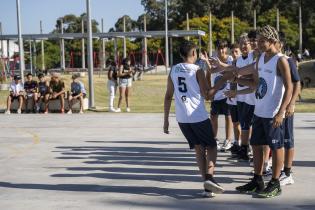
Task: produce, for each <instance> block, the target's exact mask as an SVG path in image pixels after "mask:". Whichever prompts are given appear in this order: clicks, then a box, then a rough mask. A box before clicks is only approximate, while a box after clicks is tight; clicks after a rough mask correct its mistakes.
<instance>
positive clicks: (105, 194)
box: [0, 113, 315, 210]
mask: <svg viewBox="0 0 315 210" xmlns="http://www.w3.org/2000/svg"><path fill="white" fill-rule="evenodd" d="M162 122H163V115H162V114H84V115H77V114H73V115H59V114H50V115H32V114H28V115H16V114H12V115H1V121H0V128H1V132H0V163H1V169H0V177H1V178H0V209H1V210H2V209H3V210H15V209H19V210H20V209H23V210H25V209H32V210H37V209H39V210H42V209H45V210H59V209H84V210H87V209H88V210H90V209H93V210H94V209H106V210H116V209H117V210H124V209H132V210H138V209H150V210H152V209H178V210H179V209H181V210H192V209H198V210H203V209H219V208H220V209H233V210H236V209H242V210H244V209H264V210H265V209H292V210H293V209H294V210H296V209H315V188H314V180H315V169H314V167H315V152H314V151H315V144H314V136H315V114H310V113H307V114H296V116H295V137H296V158H295V162H294V168H293V173H294V174H293V176H294V179H295V184H294V185H291V186H286V187H283V188H282V189H283V193H282V195H281V196H280V197H277V198H273V199H267V200H266V199H258V198H252V196H251V195H241V194H239V193H237V192H236V191H235V187H236V186H238V185H242V184H243V183H245V182H247V181H248V180H249V178H250V177H251V175H250V171H251V170H252V168H251V167H249V164H247V163H238V162H236V161H235V160H233V159H230V154H229V153H219V158H218V164H217V168H216V177H217V181H218V182H219V183H220V184H222V186H223V187H224V188H225V190H226V192H225V193H224V194H222V195H218V196H216V197H214V198H202V197H201V196H200V193H201V192H202V187H203V183H202V182H201V178H200V177H199V175H198V171H197V166H196V164H195V158H194V153H193V152H192V151H189V150H188V146H187V144H186V142H185V140H184V138H183V136H182V134H181V133H180V131H179V128H178V126H177V124H176V121H175V118H174V116H172V117H171V127H170V131H171V134H170V135H166V134H163V133H162ZM223 123H224V121H223V119H221V118H220V127H219V133H220V137H221V140H223V135H224V130H223V125H224V124H223Z"/></svg>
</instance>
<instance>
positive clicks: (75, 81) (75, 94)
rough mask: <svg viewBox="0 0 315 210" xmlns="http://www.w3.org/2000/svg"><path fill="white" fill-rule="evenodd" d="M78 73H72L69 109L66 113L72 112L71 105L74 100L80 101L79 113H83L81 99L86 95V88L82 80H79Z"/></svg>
mask: <svg viewBox="0 0 315 210" xmlns="http://www.w3.org/2000/svg"><path fill="white" fill-rule="evenodd" d="M79 78H80V75H79V74H73V75H72V83H71V94H70V96H69V111H68V112H67V113H68V114H72V106H73V102H74V101H75V100H79V101H80V112H79V113H80V114H83V99H84V98H85V97H86V90H85V88H84V84H83V82H81V81H80V80H79Z"/></svg>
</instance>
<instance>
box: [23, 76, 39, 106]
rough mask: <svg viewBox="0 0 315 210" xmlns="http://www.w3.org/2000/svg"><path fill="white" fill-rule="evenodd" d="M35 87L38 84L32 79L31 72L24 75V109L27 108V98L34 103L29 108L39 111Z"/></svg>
mask: <svg viewBox="0 0 315 210" xmlns="http://www.w3.org/2000/svg"><path fill="white" fill-rule="evenodd" d="M37 87H38V84H37V82H36V81H35V80H33V75H32V73H28V74H27V75H26V81H25V83H24V91H25V109H26V110H27V109H28V102H29V100H33V102H34V104H33V107H32V109H31V110H33V111H36V112H38V111H39V105H38V103H37ZM35 107H36V109H35Z"/></svg>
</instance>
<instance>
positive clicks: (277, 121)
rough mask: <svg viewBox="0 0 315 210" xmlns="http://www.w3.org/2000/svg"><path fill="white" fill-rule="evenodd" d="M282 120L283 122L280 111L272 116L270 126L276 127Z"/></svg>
mask: <svg viewBox="0 0 315 210" xmlns="http://www.w3.org/2000/svg"><path fill="white" fill-rule="evenodd" d="M282 122H283V114H282V113H278V114H276V116H274V118H273V123H272V127H273V128H278V127H279V126H280V125H281V124H282Z"/></svg>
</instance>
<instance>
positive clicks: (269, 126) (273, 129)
mask: <svg viewBox="0 0 315 210" xmlns="http://www.w3.org/2000/svg"><path fill="white" fill-rule="evenodd" d="M258 32H259V33H258V36H257V38H256V34H255V32H251V33H250V34H249V35H248V34H243V35H242V36H241V37H240V41H239V43H240V49H241V54H242V55H241V56H239V57H238V58H237V57H236V56H235V58H234V61H232V59H230V58H229V56H228V55H227V53H226V51H227V45H226V44H225V43H224V42H221V43H220V44H218V45H217V48H218V53H217V54H218V56H217V58H210V60H211V61H209V60H208V58H207V56H206V54H203V55H201V60H203V61H205V63H206V64H207V67H208V68H206V67H205V65H204V62H200V61H199V62H197V64H198V65H200V64H201V65H200V66H201V68H203V69H204V70H205V71H206V72H207V77H208V82H207V83H210V78H211V82H212V86H213V88H212V89H207V86H208V84H206V85H205V84H202V83H203V82H202V81H203V79H202V75H201V74H200V72H199V71H198V69H196V67H194V66H193V65H191V64H190V63H191V62H192V61H193V60H194V59H195V55H194V54H195V53H196V52H195V47H194V46H193V45H191V44H189V43H183V45H182V46H181V54H182V56H183V58H184V63H181V64H179V65H176V66H175V67H174V68H173V69H172V71H171V74H170V77H169V80H168V88H167V93H166V96H165V107H166V108H165V120H164V132H165V133H168V125H169V123H168V113H169V107H170V102H171V101H170V100H171V96H172V94H173V92H175V96H176V97H175V102H176V118H177V120H178V122H179V125H180V128H181V130H182V132H183V134H184V136H185V137H186V139H187V140H188V143H189V145H190V148H191V149H192V148H194V149H195V151H196V157H197V162H198V166H199V168H200V172H201V174H202V177H203V178H204V180H205V182H204V186H205V192H204V193H205V194H207V193H211V192H216V193H222V192H223V188H222V187H221V186H220V185H219V184H217V183H216V181H215V180H214V179H213V171H214V164H215V159H216V158H214V157H215V156H216V154H211V153H215V152H216V150H213V148H212V147H213V145H217V144H218V142H216V141H215V140H217V118H218V117H217V116H218V115H219V114H224V115H225V116H226V121H227V123H226V124H228V121H229V119H230V118H229V115H230V113H231V114H232V118H234V119H233V122H234V127H235V130H236V131H237V130H238V129H236V128H237V127H238V125H237V124H238V122H239V124H240V126H241V135H239V132H236V135H235V141H234V144H233V145H231V142H230V141H231V140H230V139H228V138H229V135H228V134H229V133H228V132H227V136H226V137H227V138H226V139H227V140H226V141H225V143H224V145H223V149H225V150H226V149H227V148H228V149H229V147H230V149H232V148H233V150H232V152H233V151H234V152H233V153H236V156H237V157H238V159H240V160H246V161H248V160H249V142H250V143H251V146H252V148H253V163H254V177H253V179H252V180H251V181H250V182H249V183H247V184H245V185H243V186H240V187H237V188H236V189H237V190H238V191H240V192H242V193H256V194H257V195H258V196H260V197H265V198H266V197H274V196H277V195H279V194H280V193H281V187H280V185H286V184H293V183H294V181H293V177H292V173H291V167H292V160H293V154H294V136H293V112H294V104H295V100H296V98H297V96H298V94H299V76H298V73H297V70H296V63H295V62H294V61H293V60H292V59H290V58H288V57H286V56H284V55H283V54H281V48H282V47H283V45H284V43H285V41H284V40H285V39H284V37H283V36H282V37H281V36H280V37H279V34H278V32H277V31H276V30H275V29H274V28H273V27H270V26H265V27H263V28H261V29H259V31H258ZM282 35H283V34H282ZM290 71H291V74H290ZM193 72H195V73H193ZM194 75H195V76H196V77H197V78H194V77H193V76H194ZM210 75H211V76H210ZM291 78H292V79H291ZM177 79H178V81H177ZM196 79H197V81H194V80H196ZM185 81H187V84H186V83H185ZM225 81H229V84H225ZM196 82H197V83H198V84H199V87H200V90H198V88H197V89H196V87H194V86H196V84H195V83H196ZM236 84H237V85H236ZM188 86H191V87H188ZM226 87H228V89H226ZM292 87H294V91H293V94H292ZM198 91H199V92H200V93H199V94H198ZM183 94H184V95H183ZM198 95H202V96H204V97H205V99H209V98H211V97H213V96H214V98H213V100H212V105H211V122H212V123H211V124H209V123H207V122H206V120H205V121H202V120H203V119H205V118H206V113H205V110H204V108H202V106H203V105H202V98H200V97H199V96H198ZM232 98H234V99H232ZM199 99H200V101H199V102H200V103H199V102H198V101H196V100H199ZM233 100H234V101H233ZM227 103H229V104H227ZM197 104H200V105H199V106H198V105H197ZM183 110H187V111H186V112H183ZM182 115H187V116H182ZM233 115H234V116H233ZM197 118H198V119H197ZM207 124H209V127H210V128H211V129H210V130H209V129H207V128H206V127H207V126H206V125H207ZM227 127H228V126H227ZM200 129H201V130H200ZM251 134H252V135H251ZM206 136H208V137H206ZM240 136H241V137H240ZM212 137H213V138H212ZM239 138H240V139H241V141H240V142H239ZM213 141H214V142H216V143H213ZM270 149H271V150H272V172H271V175H272V178H271V179H270V181H269V182H268V185H267V187H265V185H264V180H263V177H262V175H263V168H264V167H263V165H264V162H266V163H267V162H268V161H269V155H270V152H269V151H270ZM203 150H205V151H203ZM284 151H285V154H284ZM203 154H204V155H205V157H203ZM203 159H206V160H207V161H206V162H203ZM203 163H206V166H205V165H203ZM265 165H266V164H265ZM207 168H208V169H207ZM282 169H283V171H281V170H282Z"/></svg>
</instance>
